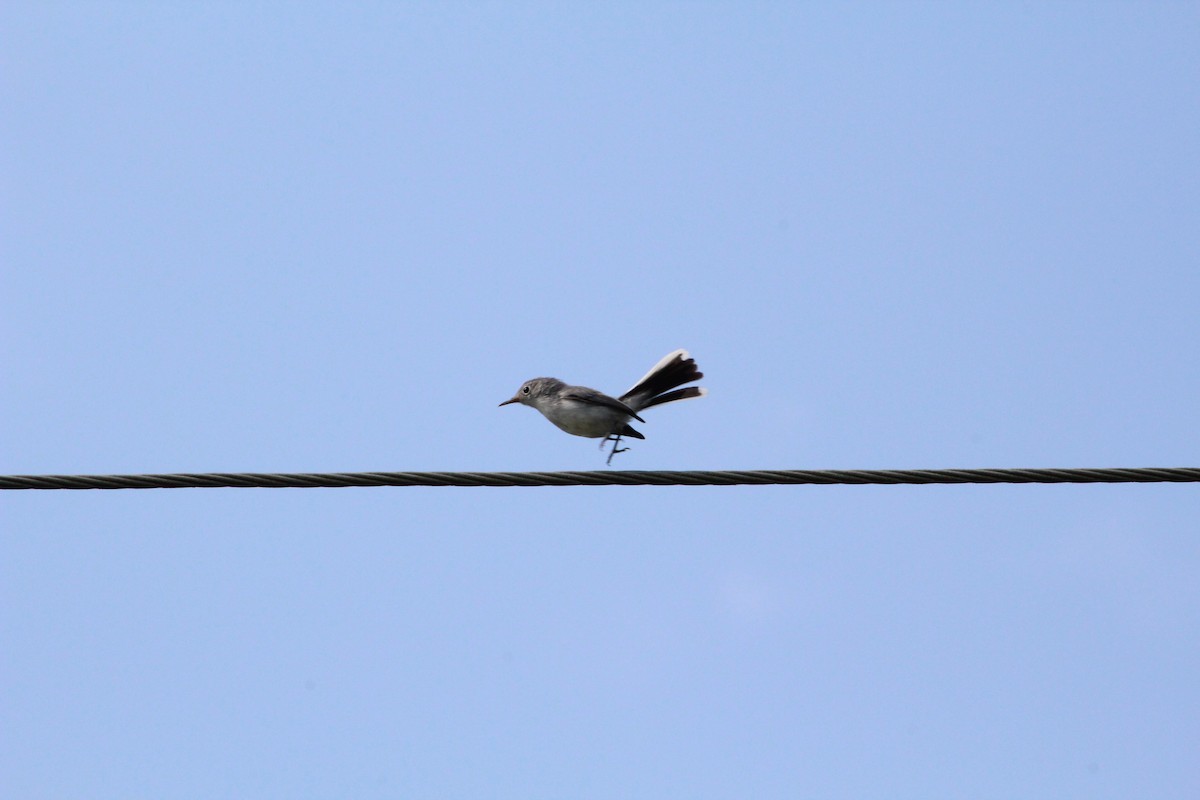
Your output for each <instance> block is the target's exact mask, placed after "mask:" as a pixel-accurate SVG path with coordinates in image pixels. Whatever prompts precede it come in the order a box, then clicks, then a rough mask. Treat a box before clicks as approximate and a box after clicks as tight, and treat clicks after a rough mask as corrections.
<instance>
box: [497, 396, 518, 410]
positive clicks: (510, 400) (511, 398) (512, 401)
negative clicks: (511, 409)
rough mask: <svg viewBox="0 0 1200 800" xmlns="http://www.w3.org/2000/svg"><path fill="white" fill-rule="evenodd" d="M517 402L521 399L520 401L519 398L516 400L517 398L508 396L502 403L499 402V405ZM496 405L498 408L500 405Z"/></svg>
mask: <svg viewBox="0 0 1200 800" xmlns="http://www.w3.org/2000/svg"><path fill="white" fill-rule="evenodd" d="M519 402H521V401H520V400H518V399H517V398H515V397H510V398H508V399H507V400H505V401H504V402H503V403H501V404H500V405H501V406H506V405H508V404H509V403H519ZM496 407H497V408H499V407H500V406H496Z"/></svg>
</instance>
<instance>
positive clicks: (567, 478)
mask: <svg viewBox="0 0 1200 800" xmlns="http://www.w3.org/2000/svg"><path fill="white" fill-rule="evenodd" d="M1195 482H1200V468H1198V467H1138V468H1116V469H916V470H891V469H885V470H762V469H759V470H719V471H709V470H686V471H600V470H596V471H590V472H313V473H308V472H292V473H267V472H211V473H192V474H188V473H181V474H166V475H0V489H183V488H262V489H282V488H293V489H310V488H338V487H345V486H768V485H784V484H822V485H866V484H872V485H882V484H908V485H915V484H959V483H1195Z"/></svg>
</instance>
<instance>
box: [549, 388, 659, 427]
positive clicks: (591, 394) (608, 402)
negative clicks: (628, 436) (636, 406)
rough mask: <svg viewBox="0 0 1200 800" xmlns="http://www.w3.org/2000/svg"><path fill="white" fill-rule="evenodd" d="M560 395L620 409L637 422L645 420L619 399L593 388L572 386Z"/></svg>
mask: <svg viewBox="0 0 1200 800" xmlns="http://www.w3.org/2000/svg"><path fill="white" fill-rule="evenodd" d="M562 397H563V399H564V400H575V401H577V402H580V403H590V404H591V405H594V406H608V407H609V408H611V409H613V410H614V411H620V412H621V413H623V414H628V415H629V416H631V417H633V418H634V419H636V420H637V421H638V422H645V421H646V420H644V419H642V418H641V417H639V416H638V415H637V412H636V411H634V410H633V409H632V408H630V407H629V406H627V405H625V404H624V403H622V402H621V401H620V400H617V399H616V398H615V397H609V396H608V395H606V394H604V392H597V391H596V390H595V389H588V388H587V387H584V386H572V387H571V388H570V389H568V390H566V391H564V392H563V394H562Z"/></svg>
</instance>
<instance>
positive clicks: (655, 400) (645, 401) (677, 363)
mask: <svg viewBox="0 0 1200 800" xmlns="http://www.w3.org/2000/svg"><path fill="white" fill-rule="evenodd" d="M703 377H704V373H703V372H701V371H700V370H698V369H697V368H696V362H695V360H694V359H693V358H691V356H689V355H688V352H687V350H676V351H675V352H674V353H668V354H667V355H666V356H664V357H663V359H662V361H659V362H658V363H657V364H655V365H654V366H653V367H651V368H650V371H649V372H647V373H646V374H645V375H644V376H642V379H641V380H640V381H638V382H637V383H635V384H634V385H633V388H632V389H630V390H629V391H628V392H626V393H625V394H623V395H621V402H623V403H625V405H627V406H629V407H630V408H632V409H633V410H634V411H641V410H642V409H643V408H650V406H658V405H662V404H663V403H673V402H675V401H676V400H687V399H688V398H691V397H703V396H704V395H706V394H707V393H708V390H707V389H701V388H700V387H698V386H689V387H687V388H686V389H677V388H676V387H678V386H683V384H685V383H691V382H692V381H698V380H700V379H701V378H703ZM672 389H675V391H671V390H672Z"/></svg>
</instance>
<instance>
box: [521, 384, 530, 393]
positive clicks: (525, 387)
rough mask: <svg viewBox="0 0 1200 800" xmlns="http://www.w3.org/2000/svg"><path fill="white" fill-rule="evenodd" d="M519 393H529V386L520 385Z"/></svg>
mask: <svg viewBox="0 0 1200 800" xmlns="http://www.w3.org/2000/svg"><path fill="white" fill-rule="evenodd" d="M521 394H529V387H528V386H522V387H521Z"/></svg>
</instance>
